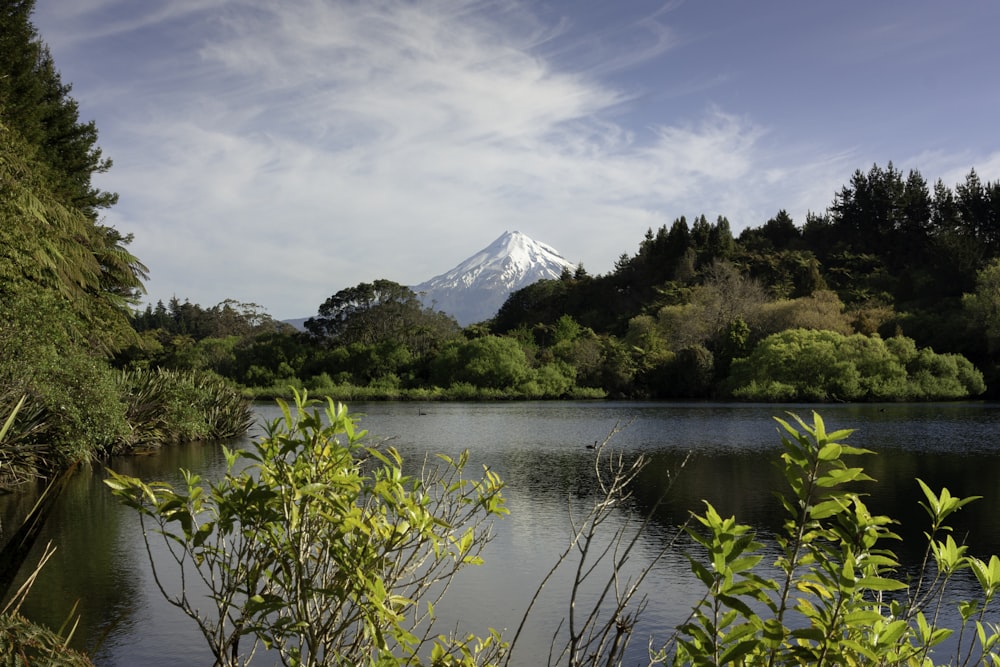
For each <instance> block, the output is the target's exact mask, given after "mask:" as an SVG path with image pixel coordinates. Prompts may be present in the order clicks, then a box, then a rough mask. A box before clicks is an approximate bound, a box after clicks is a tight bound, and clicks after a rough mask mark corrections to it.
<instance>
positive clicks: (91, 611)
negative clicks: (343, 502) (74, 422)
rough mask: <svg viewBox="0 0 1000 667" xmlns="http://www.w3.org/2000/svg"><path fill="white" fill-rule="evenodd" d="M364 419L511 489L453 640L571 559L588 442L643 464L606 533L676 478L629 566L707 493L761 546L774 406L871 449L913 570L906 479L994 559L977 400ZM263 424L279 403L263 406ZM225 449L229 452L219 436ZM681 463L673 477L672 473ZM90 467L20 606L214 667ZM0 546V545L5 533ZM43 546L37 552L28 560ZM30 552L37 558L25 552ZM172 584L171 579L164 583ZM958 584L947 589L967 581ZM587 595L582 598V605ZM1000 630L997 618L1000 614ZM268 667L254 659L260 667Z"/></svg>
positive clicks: (671, 588) (551, 612)
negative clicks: (956, 505) (948, 511)
mask: <svg viewBox="0 0 1000 667" xmlns="http://www.w3.org/2000/svg"><path fill="white" fill-rule="evenodd" d="M350 407H351V411H352V412H355V413H358V414H361V415H363V416H362V422H361V423H362V426H363V427H364V428H367V429H368V430H369V431H370V433H371V434H372V435H373V436H375V437H377V438H379V439H381V438H391V439H392V444H393V445H394V446H395V447H396V448H397V449H399V450H400V452H401V453H402V454H403V456H404V457H405V458H407V459H408V460H412V461H421V460H423V459H424V457H425V455H427V454H429V453H435V452H444V453H449V454H457V453H458V452H460V451H461V450H463V449H465V448H468V449H469V450H470V452H471V455H472V468H470V469H471V470H473V471H474V470H478V469H479V466H480V465H487V466H489V467H491V468H492V469H494V470H496V471H497V472H498V473H499V474H500V475H501V476H502V477H503V479H504V480H505V482H506V484H507V490H506V494H505V495H506V497H507V500H508V507H509V509H510V510H511V515H510V516H509V517H508V518H507V519H505V520H503V521H502V522H500V523H499V524H497V526H496V538H495V539H494V541H493V542H492V543H491V544H490V545H489V547H488V548H487V551H486V553H485V554H484V555H485V558H486V564H485V565H483V566H482V567H479V568H473V569H470V570H468V571H466V572H465V573H463V574H462V575H460V578H459V579H458V581H456V583H455V585H454V587H453V588H452V590H451V591H449V594H448V597H447V598H446V599H445V601H444V602H443V603H442V604H441V605H439V608H438V612H439V615H440V616H442V618H443V620H444V621H445V622H446V623H447V624H448V625H446V626H445V627H443V628H442V631H447V630H449V629H451V628H452V627H453V626H454V624H456V623H460V624H461V628H462V630H463V631H467V632H477V633H484V632H485V631H486V629H487V628H489V627H495V628H498V629H506V630H508V631H511V630H513V628H514V627H516V626H517V624H518V622H519V621H520V618H521V615H522V613H523V611H524V609H525V608H526V606H527V604H528V602H529V601H530V599H531V596H532V594H533V592H534V591H535V588H536V587H537V584H538V582H539V581H540V580H541V579H542V577H543V576H544V575H545V573H546V572H547V571H548V570H549V568H550V567H551V565H552V564H553V563H554V561H555V559H556V557H557V556H558V554H559V553H560V552H561V551H562V550H563V549H565V547H566V544H567V540H568V539H569V534H570V514H571V512H579V511H580V510H582V509H583V508H584V507H586V506H587V503H588V502H589V500H590V499H592V497H593V496H592V494H593V492H594V488H593V487H594V484H593V450H590V449H587V447H586V445H587V444H592V443H594V441H595V440H604V438H605V437H606V436H608V434H609V433H610V432H611V431H612V430H613V429H615V428H616V426H619V427H623V428H622V429H621V431H620V432H618V433H617V434H616V435H615V436H614V437H613V439H612V444H613V446H614V447H616V448H618V449H621V450H623V451H624V452H625V454H626V456H636V455H638V454H640V453H642V454H645V455H646V456H648V457H649V459H650V464H649V466H648V467H647V468H646V470H645V471H644V473H643V474H642V476H641V478H640V483H639V484H638V485H637V487H636V490H635V496H634V497H633V499H632V500H631V501H630V503H629V504H628V505H627V506H626V507H624V508H622V510H621V511H620V512H619V513H618V514H617V515H616V516H615V521H616V522H617V524H616V525H621V524H622V522H634V521H638V520H640V519H641V517H643V516H645V515H647V514H648V513H649V511H650V508H652V507H653V505H654V504H655V503H656V502H657V500H658V499H660V498H661V496H662V495H663V490H664V488H665V487H666V486H667V485H668V484H669V483H670V480H673V484H672V486H671V487H670V491H669V493H668V495H667V497H666V500H665V502H664V503H663V504H661V505H660V506H659V507H658V509H657V511H656V514H655V518H656V520H655V521H654V523H653V524H652V525H651V526H650V528H649V529H648V530H647V531H646V533H645V534H644V535H643V537H642V538H641V540H640V542H639V544H638V546H637V552H636V557H635V558H634V559H633V561H634V562H635V563H636V564H637V565H639V564H641V563H643V562H644V561H645V562H648V559H650V558H651V557H652V554H655V553H657V552H658V551H659V550H660V549H661V548H662V546H663V544H664V543H665V541H666V540H669V539H671V538H672V537H673V536H674V535H675V534H676V529H675V527H676V526H677V525H678V524H680V523H681V522H683V521H684V519H685V518H686V516H687V515H688V512H689V510H692V509H694V510H698V511H701V509H702V508H703V505H702V502H701V501H702V499H705V500H709V501H711V502H712V503H713V504H714V505H715V506H716V507H717V508H718V510H719V512H720V513H722V514H723V515H724V516H727V515H730V514H735V515H736V517H737V519H739V520H740V521H741V522H743V523H749V524H752V525H754V526H755V527H756V528H757V529H758V530H759V531H760V532H761V533H762V534H763V535H765V536H766V535H767V534H768V533H770V532H771V531H773V530H776V529H778V528H779V527H780V525H781V521H782V516H781V513H780V512H781V509H780V505H779V504H778V502H777V501H776V499H775V498H774V492H775V491H776V490H778V489H780V488H781V485H782V478H781V476H780V474H779V473H778V471H777V469H776V467H775V465H774V464H775V461H776V460H777V458H778V454H779V451H780V440H779V436H778V432H777V425H776V423H775V422H774V420H773V418H772V417H774V416H782V417H787V414H786V411H792V412H795V413H796V414H799V415H800V416H802V417H803V418H804V419H806V420H807V421H809V420H810V419H811V413H812V411H813V410H816V411H818V412H820V414H822V416H823V418H824V420H825V421H826V423H827V427H828V430H833V429H838V428H854V429H856V431H855V433H854V434H853V435H852V436H851V438H850V439H849V441H848V442H849V443H850V444H852V445H855V446H859V447H866V448H868V449H872V450H874V451H876V452H877V456H873V457H867V458H866V459H865V460H864V461H863V464H864V466H865V468H866V470H867V471H868V472H869V473H870V474H871V475H872V476H873V477H875V478H876V479H877V480H878V481H879V483H878V484H877V485H874V486H873V487H872V488H871V489H867V490H868V491H869V492H870V494H871V496H870V502H869V505H870V506H871V507H872V509H873V510H877V511H878V512H880V513H884V514H889V515H890V516H892V517H894V518H896V519H898V520H900V521H901V525H900V526H899V527H898V528H899V530H898V532H899V533H900V534H901V535H902V536H903V537H904V541H903V542H902V543H899V544H892V545H889V546H890V547H891V548H893V549H894V550H895V551H896V553H897V554H898V555H899V556H900V557H901V559H902V560H903V561H904V564H905V565H906V566H907V567H915V566H916V565H917V564H918V563H919V561H920V559H921V557H922V555H923V550H922V546H921V544H920V536H921V533H922V531H923V530H924V529H925V526H926V521H925V518H924V515H923V514H922V510H921V509H920V508H919V507H918V505H917V501H918V500H920V499H921V498H922V496H921V495H920V491H919V488H918V487H917V484H916V482H915V481H914V478H916V477H919V478H921V479H923V480H924V481H925V482H927V483H928V485H930V486H931V488H934V489H938V488H940V487H942V486H946V487H948V488H949V489H950V490H951V491H952V493H953V494H954V495H960V496H964V495H981V496H983V499H982V500H980V501H978V502H976V503H974V504H972V505H970V506H968V507H967V508H966V509H964V510H962V512H960V513H959V515H958V520H957V521H956V522H955V524H956V530H955V536H956V538H963V537H966V538H967V539H966V541H967V543H968V544H969V545H970V549H971V552H972V553H973V554H975V555H978V556H980V557H983V556H988V555H989V554H992V553H1000V512H998V509H1000V483H998V480H1000V444H998V441H997V434H998V433H1000V429H998V427H1000V408H998V406H997V405H995V404H984V403H941V404H877V405H846V404H837V405H822V406H815V405H794V406H776V405H763V404H715V403H636V402H524V403H367V404H362V403H357V404H352V405H351V406H350ZM258 413H259V415H260V416H261V418H263V419H268V420H270V419H273V418H274V417H276V416H277V414H278V413H277V410H276V409H275V408H274V407H273V406H270V405H265V406H261V407H259V408H258ZM230 444H233V443H230ZM685 460H686V464H685V466H684V469H683V470H681V471H680V472H678V469H679V467H680V465H681V463H682V462H684V461H685ZM109 465H110V467H112V468H113V469H115V470H117V471H119V472H121V473H125V474H129V475H134V476H138V477H142V478H144V479H147V480H154V479H156V480H164V481H168V482H173V483H175V484H176V483H179V482H180V476H179V474H178V472H177V471H178V469H180V468H186V469H190V470H193V471H195V472H197V473H199V474H201V475H202V476H203V477H206V478H212V477H213V476H215V475H218V474H220V471H222V470H223V469H224V465H225V460H224V458H223V456H222V451H221V447H220V446H219V445H218V444H193V445H183V446H177V447H170V448H166V449H164V450H163V451H162V452H161V453H159V454H157V455H155V456H137V457H128V458H119V459H115V460H113V461H111V462H110V463H109ZM105 476H106V472H105V471H104V469H103V468H101V467H100V466H95V467H94V468H92V469H87V470H85V471H81V472H80V473H79V474H77V475H76V476H75V477H74V479H73V480H72V482H71V484H70V485H69V487H68V488H67V490H66V491H65V493H64V495H63V496H62V498H61V499H60V501H59V504H58V507H57V508H56V510H55V512H54V514H53V516H52V517H51V519H50V521H49V524H48V526H47V527H46V534H45V535H43V538H42V542H44V541H46V540H51V541H52V543H53V544H54V545H55V546H56V547H57V548H58V551H57V552H56V555H55V556H54V557H53V559H52V561H51V562H50V563H49V564H48V566H47V567H46V568H45V570H44V574H43V576H42V577H41V578H40V579H39V581H38V582H37V583H36V585H35V588H34V590H33V591H32V594H31V597H30V598H29V603H28V604H27V605H26V607H25V610H24V611H25V613H26V614H27V615H28V616H29V617H31V618H34V619H37V620H40V621H42V622H45V623H48V624H50V625H54V626H58V625H60V624H61V623H62V622H63V620H64V619H65V618H66V616H67V615H68V614H69V612H70V609H71V608H72V606H73V604H74V603H75V602H77V601H78V602H79V606H78V607H77V612H78V614H79V616H80V624H79V628H78V629H77V632H76V636H75V639H74V642H75V644H76V645H77V646H79V647H81V648H85V649H87V650H88V651H90V652H91V653H92V655H93V656H94V661H95V663H96V664H98V665H121V666H131V665H150V666H154V665H163V666H167V665H208V664H211V658H210V656H209V654H208V651H207V649H206V648H204V641H203V640H202V639H201V637H200V635H199V634H198V631H197V629H196V627H195V626H194V624H193V622H191V621H190V620H189V619H187V618H186V617H185V616H184V615H183V614H182V613H181V612H180V611H178V610H177V609H174V608H173V607H171V606H169V605H167V604H166V603H165V602H164V601H163V599H162V598H161V596H160V593H159V591H158V590H157V589H156V587H155V583H154V582H153V579H152V576H151V573H150V568H149V564H148V562H147V557H146V552H145V546H144V543H143V540H142V536H141V532H140V529H139V523H138V519H137V517H136V516H135V515H134V514H133V513H132V512H131V511H129V510H126V509H125V508H123V507H121V506H120V505H119V504H118V503H117V502H116V501H115V500H114V498H113V497H112V496H111V494H110V492H109V491H108V490H107V488H106V487H105V486H104V484H103V483H102V480H103V479H104V478H105ZM26 504H28V501H27V499H25V498H21V497H17V496H7V497H3V498H0V520H2V522H3V523H2V526H0V527H2V528H3V529H6V530H11V529H12V528H13V526H14V525H15V522H16V517H17V515H18V514H19V513H20V512H23V511H24V510H25V509H26V508H25V505H26ZM6 537H7V536H6V535H5V534H3V535H0V539H6ZM40 548H41V545H39V548H38V549H39V551H40ZM684 549H686V546H685V547H684V548H680V547H679V548H677V549H674V550H672V551H670V552H668V553H667V555H666V557H665V558H664V559H663V560H662V561H661V562H660V563H659V564H658V565H657V566H656V568H655V569H654V571H653V573H652V575H651V576H650V578H649V579H647V581H646V584H647V586H646V589H645V593H646V595H647V596H648V605H647V608H646V612H645V613H644V615H643V617H642V621H641V623H640V625H639V627H638V629H637V636H636V639H635V640H633V648H634V650H635V659H636V661H638V660H640V659H641V658H642V656H643V655H644V654H645V646H646V641H647V637H648V636H649V635H654V636H658V637H663V638H665V637H666V636H667V633H668V631H669V629H670V628H672V627H673V625H674V624H676V623H678V622H680V621H682V620H683V619H684V618H685V616H686V613H687V611H688V609H689V607H690V605H691V603H692V602H693V601H695V600H696V599H697V597H698V595H699V593H700V588H699V587H698V586H697V585H696V583H695V582H694V580H693V577H692V576H691V575H690V570H689V565H688V563H687V560H686V558H685V557H684V555H683V551H684ZM36 558H37V557H36ZM172 583H175V582H172V581H169V580H168V581H167V585H168V586H169V585H170V584H172ZM972 583H973V582H971V581H969V580H968V578H966V579H963V580H960V581H959V582H958V585H959V587H960V588H961V587H965V586H968V587H971V586H972ZM567 586H568V582H567V579H566V577H556V579H555V580H554V583H553V586H552V588H551V590H549V591H548V592H547V593H546V594H543V595H542V596H541V598H540V600H539V602H538V603H537V605H538V606H537V607H536V610H535V612H534V613H533V616H532V617H531V622H530V623H529V624H528V630H527V631H526V633H525V636H524V638H523V639H522V640H521V643H519V646H518V649H519V653H518V655H519V656H520V659H519V660H518V661H517V664H523V665H540V664H544V663H545V662H546V659H545V654H546V652H547V650H548V646H549V642H550V639H551V636H552V634H553V632H555V630H556V628H557V626H558V623H559V620H560V619H561V618H563V617H564V616H565V615H566V602H567V600H568V595H567V590H568V589H567ZM586 597H587V595H586V594H585V595H584V600H583V602H585V601H586ZM994 620H995V619H994ZM272 662H274V661H273V660H268V659H262V660H261V661H260V663H261V664H271V663H272Z"/></svg>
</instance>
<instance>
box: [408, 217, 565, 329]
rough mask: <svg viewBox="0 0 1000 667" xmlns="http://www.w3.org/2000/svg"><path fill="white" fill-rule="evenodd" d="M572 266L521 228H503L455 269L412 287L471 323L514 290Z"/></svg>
mask: <svg viewBox="0 0 1000 667" xmlns="http://www.w3.org/2000/svg"><path fill="white" fill-rule="evenodd" d="M567 268H568V269H570V270H573V268H574V265H573V264H572V263H570V262H569V261H567V260H566V259H565V258H563V257H562V255H560V254H559V253H558V252H557V251H556V250H555V249H554V248H552V247H551V246H548V245H545V244H544V243H539V242H538V241H535V240H533V239H531V238H530V237H528V236H526V235H525V234H522V233H521V232H504V233H503V234H502V235H501V236H500V237H499V238H498V239H497V240H496V241H494V242H493V243H491V244H490V245H488V246H486V247H485V248H483V249H482V250H480V251H479V252H477V253H476V254H474V255H473V256H471V257H469V258H468V259H467V260H465V261H464V262H462V263H461V264H459V265H458V266H456V267H455V268H453V269H451V270H450V271H447V272H446V273H442V274H441V275H439V276H435V277H434V278H431V279H430V280H428V281H426V282H423V283H420V284H419V285H414V286H412V287H411V288H410V289H412V290H413V291H414V292H416V293H417V294H418V295H419V296H420V299H421V301H422V302H423V303H424V304H425V305H427V306H431V307H433V308H435V309H436V310H443V311H444V312H446V313H448V314H450V315H452V316H454V317H455V319H456V320H458V323H459V324H461V325H462V326H466V325H468V324H472V323H474V322H481V321H483V320H486V319H489V318H490V317H493V315H495V314H496V312H497V310H498V309H499V308H500V306H501V305H503V302H504V301H506V300H507V297H508V296H509V295H510V293H511V292H513V291H515V290H519V289H521V288H522V287H525V286H527V285H530V284H531V283H534V282H537V281H539V280H542V279H544V278H548V279H555V278H558V277H559V276H560V275H561V274H562V272H563V270H564V269H567Z"/></svg>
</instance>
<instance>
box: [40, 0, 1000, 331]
mask: <svg viewBox="0 0 1000 667" xmlns="http://www.w3.org/2000/svg"><path fill="white" fill-rule="evenodd" d="M34 23H35V25H36V27H37V28H38V30H39V32H40V34H41V36H42V39H43V40H45V41H46V42H47V43H48V44H49V46H50V48H51V50H52V53H53V56H54V58H55V61H56V64H57V65H58V67H59V68H60V71H61V73H62V76H63V79H64V81H66V82H69V83H71V84H72V86H73V91H72V95H73V96H74V98H75V99H77V100H78V101H79V103H80V107H81V117H82V118H83V119H84V120H90V119H93V120H95V121H96V123H97V127H98V130H99V132H100V141H99V144H100V146H101V147H102V149H103V150H104V153H105V155H107V156H108V157H111V158H112V159H113V160H114V167H113V168H112V170H111V171H110V172H108V173H107V174H106V175H102V176H100V177H99V179H98V181H97V184H98V185H99V187H102V188H103V189H106V190H111V191H115V192H118V193H119V195H120V202H119V204H118V205H117V206H115V207H114V209H112V210H111V211H109V212H108V213H107V215H106V223H107V224H111V225H113V226H115V227H116V228H118V229H120V230H121V231H123V232H126V233H132V234H134V235H135V241H134V243H133V245H132V250H133V252H135V254H136V255H138V256H139V257H140V259H142V260H143V261H144V262H145V263H146V264H147V265H148V266H149V268H150V272H151V279H150V281H149V282H148V283H147V289H148V292H149V294H148V299H149V300H150V301H152V302H155V301H156V300H157V299H163V300H167V299H169V298H171V297H172V296H174V295H176V296H177V297H179V298H181V299H182V300H183V299H190V300H191V301H192V302H196V303H200V304H201V305H203V306H212V305H214V304H216V303H219V302H220V301H222V300H223V299H227V298H234V299H238V300H240V301H247V302H255V303H258V304H260V305H262V306H263V307H264V308H265V309H266V310H267V311H268V312H269V313H271V314H272V315H273V316H275V317H277V318H279V319H283V318H292V317H299V316H307V315H312V314H314V313H315V312H316V308H317V307H318V305H319V304H320V303H322V301H323V300H324V299H326V297H328V296H330V295H331V294H333V293H335V292H337V291H338V290H340V289H343V288H345V287H349V286H353V285H356V284H358V283H359V282H370V281H372V280H375V279H378V278H386V279H389V280H394V281H396V282H399V283H401V284H407V285H412V284H416V283H419V282H422V281H424V280H426V279H428V278H430V277H432V276H434V275H437V274H439V273H442V272H444V271H446V270H448V269H450V268H452V267H453V266H454V265H456V264H457V263H459V262H460V261H462V260H463V259H465V258H466V257H468V256H469V255H471V254H473V253H474V252H476V251H477V250H479V249H481V248H483V247H485V246H486V245H488V244H489V243H490V242H492V241H493V240H494V239H495V238H496V237H498V236H499V235H500V234H501V233H503V232H504V231H508V230H509V231H514V230H517V231H521V232H524V233H525V234H528V235H529V236H531V237H533V238H534V239H536V240H538V241H542V242H544V243H547V244H549V245H551V246H553V247H555V248H556V249H557V250H558V251H559V252H560V253H561V254H562V255H563V256H565V257H566V258H567V259H569V260H570V261H572V262H574V263H583V265H584V267H585V268H586V269H587V270H588V271H589V272H590V273H592V274H599V273H607V272H609V271H611V270H612V269H613V266H614V262H615V260H616V259H617V258H618V257H619V256H620V255H621V254H622V253H627V254H629V255H631V254H634V253H635V252H636V250H637V249H638V245H639V242H640V241H641V240H642V237H643V234H644V233H645V232H646V230H647V229H648V228H653V229H654V230H655V229H656V228H658V227H659V226H661V225H664V224H667V225H669V224H670V223H671V222H672V221H673V220H674V219H675V218H676V217H678V216H680V215H686V216H687V217H688V219H689V220H690V219H691V218H693V217H694V216H697V215H700V214H702V213H704V214H705V215H707V216H708V217H709V218H710V219H712V220H714V219H715V217H716V216H718V215H720V214H721V215H725V216H727V217H728V218H729V220H730V222H731V224H732V226H733V229H734V232H735V233H737V234H738V233H739V231H740V230H741V229H743V228H745V227H748V226H759V225H761V224H762V223H764V222H765V221H766V220H767V219H768V218H769V217H771V216H773V215H774V214H775V213H776V212H777V211H778V210H779V209H782V208H784V209H786V210H788V211H789V213H790V214H791V215H792V217H793V219H794V220H795V221H796V223H797V224H801V223H802V222H803V221H804V218H805V214H806V212H807V211H810V210H812V211H823V210H825V209H826V208H827V206H829V204H830V203H831V202H832V200H833V196H834V194H835V192H836V191H837V190H839V188H840V187H842V186H843V185H844V184H846V183H847V182H848V180H849V178H850V176H851V174H852V173H853V172H854V170H856V169H864V170H867V169H868V168H869V167H870V166H871V165H872V164H874V163H878V164H879V165H881V166H885V165H886V164H887V163H888V162H889V161H890V160H891V161H892V162H893V163H894V165H895V166H896V167H897V168H900V169H902V170H903V171H904V173H905V172H906V171H908V170H909V169H918V170H919V171H920V172H921V173H922V174H923V176H924V177H925V178H926V179H927V180H928V182H929V183H933V182H934V181H936V180H937V179H938V178H940V179H942V180H943V181H944V182H945V184H947V185H949V186H952V187H953V186H954V185H955V184H956V183H958V182H960V181H961V180H963V179H964V177H965V175H966V174H967V173H968V172H969V170H970V169H971V168H973V167H974V168H975V169H976V170H977V172H978V173H979V174H980V176H981V177H982V178H983V179H984V180H989V181H993V180H997V179H1000V131H998V126H997V117H998V110H1000V75H998V74H997V69H996V68H997V63H1000V40H997V39H996V29H997V26H998V25H1000V3H997V2H993V1H992V0H969V1H963V2H953V3H945V2H939V1H937V0H935V1H928V0H910V1H906V2H903V1H902V0H894V1H886V2H870V0H864V1H856V0H845V1H842V2H836V3H834V2H793V1H791V0H789V1H786V2H777V1H769V0H762V1H758V2H748V1H745V0H740V1H736V0H728V1H726V0H703V1H699V2H695V1H693V0H692V1H689V2H666V3H664V2H647V1H645V0H634V1H631V0H622V1H619V2H607V1H601V0H544V1H534V2H519V1H517V0H496V1H492V0H481V1H472V2H462V1H461V0H353V1H340V0H285V1H283V2H275V1H274V0H170V2H135V1H134V0H73V2H67V1H66V0H62V1H56V0H37V4H36V10H35V15H34Z"/></svg>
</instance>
